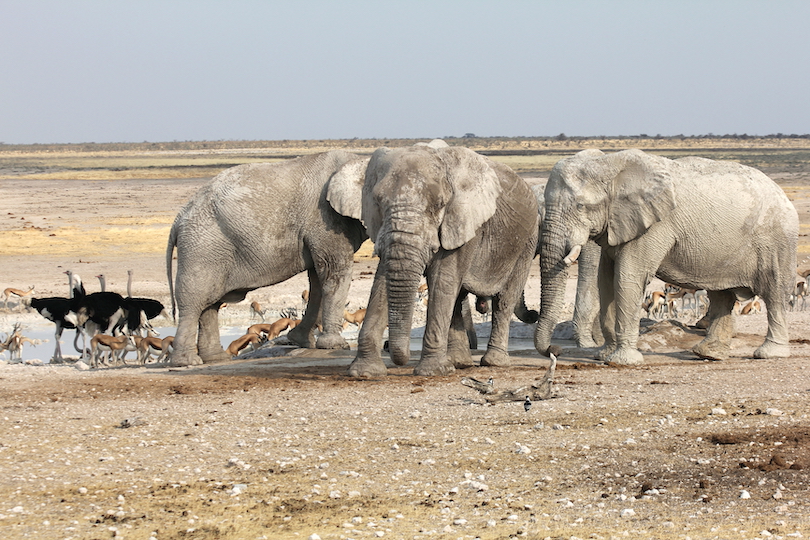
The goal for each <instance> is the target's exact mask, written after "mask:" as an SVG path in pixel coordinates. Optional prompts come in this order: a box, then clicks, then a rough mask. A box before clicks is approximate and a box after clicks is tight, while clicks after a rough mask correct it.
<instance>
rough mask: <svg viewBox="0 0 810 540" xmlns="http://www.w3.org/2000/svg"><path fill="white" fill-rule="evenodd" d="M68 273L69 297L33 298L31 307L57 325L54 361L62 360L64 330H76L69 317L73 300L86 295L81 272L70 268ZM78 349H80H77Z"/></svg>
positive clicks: (74, 342) (74, 341)
mask: <svg viewBox="0 0 810 540" xmlns="http://www.w3.org/2000/svg"><path fill="white" fill-rule="evenodd" d="M65 274H67V275H68V285H69V287H68V288H69V291H70V292H69V298H62V297H59V296H51V297H48V298H32V299H31V307H32V308H34V309H35V310H37V312H38V313H39V314H40V315H42V316H43V317H45V318H46V319H48V320H49V321H51V322H52V323H54V324H55V325H56V332H55V333H54V342H55V343H56V345H55V347H54V351H53V361H54V362H62V361H63V360H64V358H63V357H62V348H61V345H60V343H59V340H60V338H61V337H62V331H63V330H64V329H65V328H67V329H68V330H76V325H75V324H74V323H73V322H71V321H69V320H68V319H67V316H68V313H70V308H71V302H72V301H73V298H74V297H79V296H84V286H83V285H82V279H81V278H80V277H79V274H74V273H73V272H71V271H70V270H68V271H66V272H65ZM78 337H79V335H78V331H77V332H76V339H78ZM76 339H74V340H73V344H74V347H75V346H76ZM77 350H78V349H77Z"/></svg>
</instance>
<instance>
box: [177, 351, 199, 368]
mask: <svg viewBox="0 0 810 540" xmlns="http://www.w3.org/2000/svg"><path fill="white" fill-rule="evenodd" d="M202 363H203V361H202V358H200V357H199V356H198V355H197V353H196V352H193V351H177V350H176V351H174V352H173V353H172V361H171V362H170V365H172V366H177V367H183V366H199V365H201V364H202Z"/></svg>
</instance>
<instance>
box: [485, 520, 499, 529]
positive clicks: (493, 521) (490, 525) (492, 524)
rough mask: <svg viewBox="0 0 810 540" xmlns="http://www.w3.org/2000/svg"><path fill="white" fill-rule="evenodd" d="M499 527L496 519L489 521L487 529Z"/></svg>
mask: <svg viewBox="0 0 810 540" xmlns="http://www.w3.org/2000/svg"><path fill="white" fill-rule="evenodd" d="M497 525H498V522H497V521H495V520H494V519H488V520H487V528H489V529H492V528H493V527H496V526H497Z"/></svg>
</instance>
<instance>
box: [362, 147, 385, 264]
mask: <svg viewBox="0 0 810 540" xmlns="http://www.w3.org/2000/svg"><path fill="white" fill-rule="evenodd" d="M390 153H391V149H390V148H386V147H384V146H383V147H381V148H378V149H377V150H375V151H374V153H373V154H371V159H370V161H369V162H368V167H367V168H366V176H365V181H364V183H363V196H362V197H361V204H362V220H363V225H365V226H366V232H367V233H368V237H369V238H371V241H372V242H374V244H375V245H376V244H377V235H378V234H379V233H380V228H381V227H382V211H381V210H380V207H379V205H378V204H377V201H376V200H375V199H374V187H375V186H376V185H377V182H378V181H379V179H380V178H383V177H384V176H385V174H386V172H387V171H388V168H389V167H390V166H391V163H390V159H388V157H389V154H390ZM375 249H376V247H375Z"/></svg>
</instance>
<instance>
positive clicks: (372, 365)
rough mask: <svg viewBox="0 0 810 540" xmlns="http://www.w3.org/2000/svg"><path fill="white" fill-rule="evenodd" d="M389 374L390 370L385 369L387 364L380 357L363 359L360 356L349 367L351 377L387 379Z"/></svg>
mask: <svg viewBox="0 0 810 540" xmlns="http://www.w3.org/2000/svg"><path fill="white" fill-rule="evenodd" d="M387 374H388V368H386V367H385V364H384V363H383V361H382V358H380V357H377V358H368V357H363V358H361V357H359V356H358V357H357V358H355V359H354V362H352V363H351V365H350V366H349V377H358V378H361V379H370V378H376V377H385V376H386V375H387Z"/></svg>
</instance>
